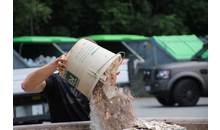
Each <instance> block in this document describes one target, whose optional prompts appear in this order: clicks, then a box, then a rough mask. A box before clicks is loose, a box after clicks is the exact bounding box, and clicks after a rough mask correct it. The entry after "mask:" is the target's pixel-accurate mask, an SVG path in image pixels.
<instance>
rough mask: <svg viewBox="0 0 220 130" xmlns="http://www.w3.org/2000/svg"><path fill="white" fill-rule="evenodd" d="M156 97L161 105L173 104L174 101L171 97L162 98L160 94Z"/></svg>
mask: <svg viewBox="0 0 220 130" xmlns="http://www.w3.org/2000/svg"><path fill="white" fill-rule="evenodd" d="M156 98H157V101H158V102H159V103H161V104H162V105H163V106H173V105H174V104H175V101H174V100H173V99H172V98H162V97H160V96H157V97H156Z"/></svg>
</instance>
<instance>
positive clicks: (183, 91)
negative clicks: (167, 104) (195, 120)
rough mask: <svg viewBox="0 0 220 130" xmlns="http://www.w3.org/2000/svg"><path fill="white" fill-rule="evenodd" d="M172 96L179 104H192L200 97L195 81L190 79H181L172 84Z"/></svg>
mask: <svg viewBox="0 0 220 130" xmlns="http://www.w3.org/2000/svg"><path fill="white" fill-rule="evenodd" d="M174 87H175V88H174V93H173V97H174V100H175V101H176V102H177V103H178V105H179V106H194V105H196V104H197V102H198V100H199V97H200V90H199V87H198V84H197V82H195V81H194V80H192V79H183V80H180V81H178V82H177V84H176V85H175V86H174Z"/></svg>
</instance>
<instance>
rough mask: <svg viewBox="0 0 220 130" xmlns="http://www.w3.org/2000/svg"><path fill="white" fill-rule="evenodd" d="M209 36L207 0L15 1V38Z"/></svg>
mask: <svg viewBox="0 0 220 130" xmlns="http://www.w3.org/2000/svg"><path fill="white" fill-rule="evenodd" d="M95 34H137V35H145V36H153V35H182V34H196V35H197V36H204V35H207V34H208V1H207V0H198V1H195V0H184V1H182V0H172V1H171V0H163V1H162V0H117V1H111V0H104V1H97V0H77V1H75V0H62V1H61V0H53V1H51V0H13V36H14V37H16V36H29V35H36V36H71V37H81V36H86V35H95Z"/></svg>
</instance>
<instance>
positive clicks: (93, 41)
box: [84, 37, 98, 45]
mask: <svg viewBox="0 0 220 130" xmlns="http://www.w3.org/2000/svg"><path fill="white" fill-rule="evenodd" d="M84 39H86V40H88V41H90V42H93V43H95V44H97V45H98V43H96V42H95V41H93V40H92V39H90V38H88V37H85V38H84Z"/></svg>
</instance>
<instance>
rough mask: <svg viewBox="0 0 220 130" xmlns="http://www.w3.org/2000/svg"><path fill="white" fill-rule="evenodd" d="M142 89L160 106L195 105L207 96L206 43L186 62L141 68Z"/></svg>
mask: <svg viewBox="0 0 220 130" xmlns="http://www.w3.org/2000/svg"><path fill="white" fill-rule="evenodd" d="M143 81H144V82H145V90H146V92H148V93H150V94H152V95H154V96H155V97H156V98H157V100H158V101H159V102H160V103H161V104H163V105H164V106H170V105H174V104H175V103H178V105H180V106H193V105H196V104H197V102H198V100H199V98H200V97H208V43H206V44H204V45H203V48H202V49H201V50H199V51H198V52H197V53H196V54H195V55H194V56H193V57H192V58H191V60H190V61H186V62H176V63H170V64H164V65H159V66H156V67H153V68H152V69H146V70H144V77H143Z"/></svg>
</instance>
